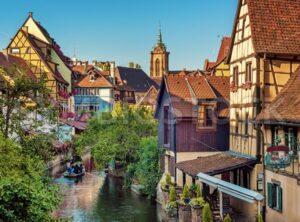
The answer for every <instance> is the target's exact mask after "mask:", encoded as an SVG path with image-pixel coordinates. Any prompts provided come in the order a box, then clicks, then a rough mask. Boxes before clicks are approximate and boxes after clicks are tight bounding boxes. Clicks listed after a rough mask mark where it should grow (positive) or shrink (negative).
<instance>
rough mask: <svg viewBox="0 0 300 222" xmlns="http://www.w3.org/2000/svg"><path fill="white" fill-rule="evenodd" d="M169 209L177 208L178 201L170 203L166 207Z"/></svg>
mask: <svg viewBox="0 0 300 222" xmlns="http://www.w3.org/2000/svg"><path fill="white" fill-rule="evenodd" d="M166 208H167V209H174V208H177V202H176V201H169V202H168V203H167V206H166Z"/></svg>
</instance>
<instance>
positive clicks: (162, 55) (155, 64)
mask: <svg viewBox="0 0 300 222" xmlns="http://www.w3.org/2000/svg"><path fill="white" fill-rule="evenodd" d="M168 72H169V52H167V48H166V46H165V44H164V42H163V39H162V32H161V27H160V25H159V30H158V35H157V42H156V45H155V47H154V49H153V50H152V52H151V61H150V77H152V78H162V77H163V75H166V74H167V73H168Z"/></svg>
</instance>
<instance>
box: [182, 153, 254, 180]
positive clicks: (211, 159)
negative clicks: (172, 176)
mask: <svg viewBox="0 0 300 222" xmlns="http://www.w3.org/2000/svg"><path fill="white" fill-rule="evenodd" d="M256 163H257V160H256V159H255V158H252V157H248V156H241V155H239V154H236V153H234V152H232V151H228V152H222V153H218V154H214V155H211V156H206V157H198V158H197V159H194V160H188V161H183V162H179V163H177V164H176V168H177V169H179V170H181V171H182V172H184V173H186V174H188V175H190V176H192V177H194V178H195V177H197V175H198V174H199V173H206V174H208V175H211V176H214V175H218V174H222V173H226V172H229V171H232V170H235V169H239V168H243V167H246V166H249V167H250V166H253V165H255V164H256Z"/></svg>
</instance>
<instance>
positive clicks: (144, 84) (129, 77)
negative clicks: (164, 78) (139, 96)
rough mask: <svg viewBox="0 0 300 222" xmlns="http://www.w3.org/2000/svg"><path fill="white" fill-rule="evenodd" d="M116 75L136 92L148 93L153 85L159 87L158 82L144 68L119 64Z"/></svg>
mask: <svg viewBox="0 0 300 222" xmlns="http://www.w3.org/2000/svg"><path fill="white" fill-rule="evenodd" d="M116 77H117V78H119V79H120V80H121V81H122V82H123V83H124V84H127V85H128V86H130V87H132V88H133V89H134V90H135V91H136V92H144V93H146V92H147V91H148V90H149V89H150V87H151V86H154V87H155V88H159V86H158V84H157V83H156V82H155V81H154V80H152V79H151V78H150V77H149V76H148V75H147V74H146V73H145V72H144V71H143V70H142V69H135V68H127V67H121V66H118V67H117V68H116Z"/></svg>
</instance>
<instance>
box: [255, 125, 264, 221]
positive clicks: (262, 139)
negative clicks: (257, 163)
mask: <svg viewBox="0 0 300 222" xmlns="http://www.w3.org/2000/svg"><path fill="white" fill-rule="evenodd" d="M262 126H263V125H261V124H257V130H258V131H259V133H260V134H261V149H262V166H263V196H264V197H266V173H265V172H266V167H265V137H264V133H263V131H262V129H261V128H262ZM265 214H266V198H265V199H264V200H263V204H262V216H263V218H264V221H265Z"/></svg>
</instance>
